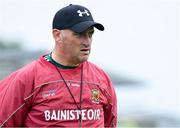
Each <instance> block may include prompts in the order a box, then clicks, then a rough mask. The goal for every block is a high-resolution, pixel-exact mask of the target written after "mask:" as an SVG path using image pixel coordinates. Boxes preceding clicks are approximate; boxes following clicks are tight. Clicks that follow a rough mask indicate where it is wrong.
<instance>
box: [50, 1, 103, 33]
mask: <svg viewBox="0 0 180 128" xmlns="http://www.w3.org/2000/svg"><path fill="white" fill-rule="evenodd" d="M90 27H95V28H97V29H98V30H101V31H103V30H104V26H103V25H102V24H100V23H97V22H95V21H94V20H93V17H92V15H91V12H90V11H89V10H88V9H87V8H86V7H83V6H80V5H72V4H70V5H69V6H66V7H64V8H62V9H60V10H59V11H58V12H57V13H56V14H55V16H54V19H53V29H60V30H63V29H70V30H72V31H74V32H78V33H81V32H83V31H85V30H86V29H88V28H90Z"/></svg>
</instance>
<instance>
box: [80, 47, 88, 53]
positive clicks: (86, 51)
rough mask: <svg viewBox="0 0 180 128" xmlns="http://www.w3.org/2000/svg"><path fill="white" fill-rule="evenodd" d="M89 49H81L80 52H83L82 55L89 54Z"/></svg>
mask: <svg viewBox="0 0 180 128" xmlns="http://www.w3.org/2000/svg"><path fill="white" fill-rule="evenodd" d="M89 51H90V49H89V48H83V49H81V52H83V53H84V54H89Z"/></svg>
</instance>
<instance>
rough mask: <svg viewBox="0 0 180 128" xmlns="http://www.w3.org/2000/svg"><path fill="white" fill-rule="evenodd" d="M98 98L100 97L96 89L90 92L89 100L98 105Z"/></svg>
mask: <svg viewBox="0 0 180 128" xmlns="http://www.w3.org/2000/svg"><path fill="white" fill-rule="evenodd" d="M99 97H100V94H99V90H98V89H92V90H91V100H92V102H93V103H97V104H98V103H99Z"/></svg>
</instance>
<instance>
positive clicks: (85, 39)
mask: <svg viewBox="0 0 180 128" xmlns="http://www.w3.org/2000/svg"><path fill="white" fill-rule="evenodd" d="M91 42H92V37H90V36H89V34H88V33H86V34H84V36H83V44H87V45H89V44H91Z"/></svg>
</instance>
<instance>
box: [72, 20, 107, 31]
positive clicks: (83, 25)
mask: <svg viewBox="0 0 180 128" xmlns="http://www.w3.org/2000/svg"><path fill="white" fill-rule="evenodd" d="M90 27H95V28H97V29H98V30H100V31H103V30H104V26H103V25H102V24H100V23H96V22H94V21H85V22H81V23H79V24H76V25H74V26H72V27H71V28H70V29H71V30H72V31H74V32H78V33H81V32H83V31H85V30H87V29H88V28H90Z"/></svg>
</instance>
